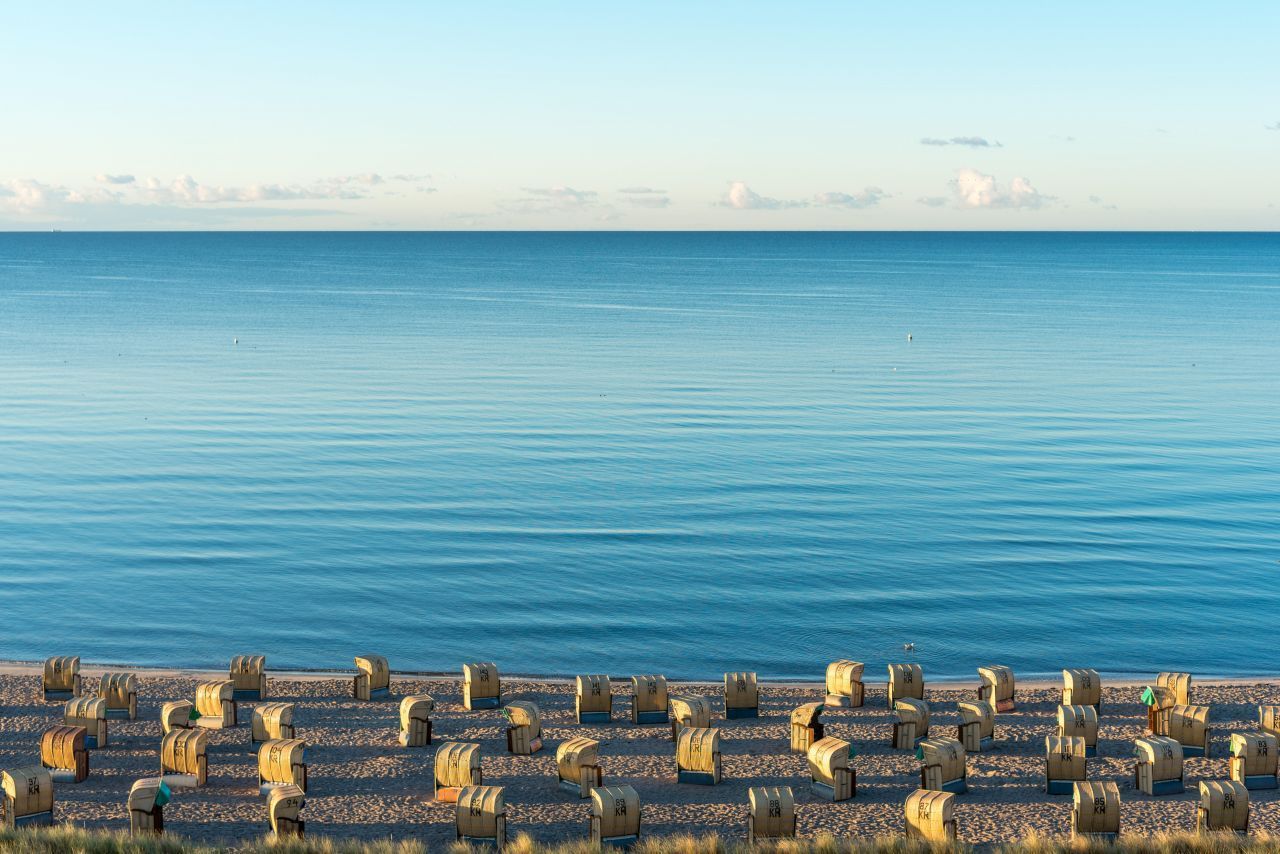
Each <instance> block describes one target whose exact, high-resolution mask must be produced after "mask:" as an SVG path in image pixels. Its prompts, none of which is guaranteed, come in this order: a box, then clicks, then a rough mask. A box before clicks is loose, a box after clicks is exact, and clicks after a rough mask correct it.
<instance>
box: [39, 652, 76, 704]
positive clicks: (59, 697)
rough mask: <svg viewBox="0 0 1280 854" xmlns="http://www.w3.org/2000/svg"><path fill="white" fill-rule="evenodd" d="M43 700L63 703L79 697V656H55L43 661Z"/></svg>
mask: <svg viewBox="0 0 1280 854" xmlns="http://www.w3.org/2000/svg"><path fill="white" fill-rule="evenodd" d="M41 688H42V689H43V691H44V700H45V702H46V703H48V702H54V701H56V702H63V701H66V700H70V699H72V698H74V697H79V696H80V656H78V655H55V656H54V657H53V658H46V659H45V661H44V679H43V680H42V682H41Z"/></svg>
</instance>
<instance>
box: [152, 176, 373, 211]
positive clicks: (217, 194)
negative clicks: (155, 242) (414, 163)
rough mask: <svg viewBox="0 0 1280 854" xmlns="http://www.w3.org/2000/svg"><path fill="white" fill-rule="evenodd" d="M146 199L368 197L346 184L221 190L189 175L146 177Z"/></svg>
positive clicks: (193, 201) (181, 201) (178, 201)
mask: <svg viewBox="0 0 1280 854" xmlns="http://www.w3.org/2000/svg"><path fill="white" fill-rule="evenodd" d="M142 189H143V192H144V194H145V195H146V197H147V198H148V199H150V200H151V201H154V202H159V203H161V204H220V203H224V202H287V201H297V200H300V199H309V200H315V199H363V198H367V195H366V194H365V193H364V192H363V191H361V190H359V189H348V188H347V186H346V184H333V183H329V184H327V185H325V184H321V185H319V186H315V187H302V186H298V185H292V184H250V185H249V186H247V187H223V186H213V185H210V184H201V183H200V182H198V181H196V179H194V178H192V177H191V176H190V175H179V176H178V177H177V178H174V179H173V180H172V181H170V182H169V183H168V184H165V183H164V182H162V181H160V180H158V179H156V178H148V179H147V180H146V182H145V184H144V185H143V187H142Z"/></svg>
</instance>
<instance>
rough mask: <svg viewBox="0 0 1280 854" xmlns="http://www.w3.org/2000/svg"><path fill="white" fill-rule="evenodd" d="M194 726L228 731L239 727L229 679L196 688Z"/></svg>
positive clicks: (233, 690)
mask: <svg viewBox="0 0 1280 854" xmlns="http://www.w3.org/2000/svg"><path fill="white" fill-rule="evenodd" d="M196 714H198V715H199V717H197V718H196V726H198V727H204V728H205V729H230V728H232V727H236V726H239V725H240V718H239V712H238V708H237V706H236V700H235V688H234V687H233V686H232V684H231V680H230V679H218V680H215V681H213V682H205V683H203V684H201V685H199V686H197V687H196Z"/></svg>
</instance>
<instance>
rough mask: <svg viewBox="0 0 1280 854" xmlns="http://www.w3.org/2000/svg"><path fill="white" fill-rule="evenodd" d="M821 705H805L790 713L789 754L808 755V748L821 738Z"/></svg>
mask: <svg viewBox="0 0 1280 854" xmlns="http://www.w3.org/2000/svg"><path fill="white" fill-rule="evenodd" d="M823 708H824V706H823V704H822V703H805V704H803V705H801V706H797V707H796V708H795V709H793V710H792V712H791V752H792V753H806V754H807V753H808V752H809V746H810V745H812V744H813V743H814V742H815V741H817V740H819V739H820V738H822V736H823V727H822V723H821V722H820V721H819V720H818V716H819V715H821V714H822V710H823Z"/></svg>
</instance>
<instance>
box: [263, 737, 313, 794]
mask: <svg viewBox="0 0 1280 854" xmlns="http://www.w3.org/2000/svg"><path fill="white" fill-rule="evenodd" d="M306 753H307V743H306V742H305V741H303V740H302V739H300V738H273V739H271V740H270V741H268V742H267V743H266V744H264V745H262V746H261V747H259V748H258V794H259V795H266V794H270V792H271V790H272V789H275V788H277V787H279V786H297V787H298V788H299V789H301V790H302V791H304V792H305V791H306V790H307V756H306Z"/></svg>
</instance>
